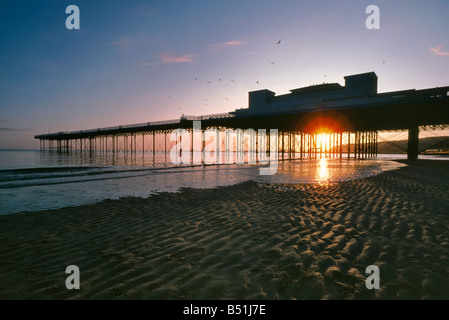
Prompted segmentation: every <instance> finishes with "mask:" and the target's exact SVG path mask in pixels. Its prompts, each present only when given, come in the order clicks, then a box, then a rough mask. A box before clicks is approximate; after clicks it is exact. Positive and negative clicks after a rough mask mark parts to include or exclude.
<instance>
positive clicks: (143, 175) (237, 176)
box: [0, 150, 449, 215]
mask: <svg viewBox="0 0 449 320" xmlns="http://www.w3.org/2000/svg"><path fill="white" fill-rule="evenodd" d="M294 158H296V159H295V160H286V161H282V159H281V157H279V161H278V162H277V166H276V168H277V170H276V173H274V174H272V175H261V171H260V168H264V167H268V165H267V164H261V163H259V162H257V161H256V163H253V164H250V163H248V162H249V161H244V163H243V164H236V163H235V162H234V163H232V164H213V163H212V164H208V165H204V164H201V163H200V164H192V163H185V164H173V163H172V161H171V159H170V157H169V155H168V154H165V153H155V154H153V153H152V152H148V153H138V152H137V153H132V154H130V153H117V154H115V155H112V154H110V153H109V154H104V153H94V154H90V153H80V152H78V153H77V152H73V153H58V152H49V151H38V150H0V215H5V214H19V213H24V212H35V211H41V210H49V209H59V208H63V207H70V206H79V205H86V204H92V203H97V202H100V201H103V200H106V199H120V198H124V197H143V198H146V197H150V196H153V195H156V194H158V193H161V192H180V191H181V190H182V188H214V187H218V186H227V185H234V184H238V183H241V182H244V181H250V180H251V181H256V182H258V183H269V184H322V185H323V184H330V183H335V182H339V181H347V180H353V179H360V178H364V177H368V176H372V175H377V174H379V173H381V172H383V171H387V170H395V169H398V168H400V167H402V166H405V165H406V164H404V163H400V162H396V161H394V160H403V159H406V155H405V154H394V155H390V154H385V155H384V154H381V155H378V156H377V157H373V158H370V159H365V160H355V159H347V158H343V159H337V158H329V157H327V158H326V157H321V158H320V156H318V158H317V159H302V160H299V155H294ZM420 158H422V159H438V160H449V157H444V156H420ZM245 159H248V158H245ZM223 162H224V161H223ZM231 162H233V161H231ZM271 166H274V164H273V162H272V163H271Z"/></svg>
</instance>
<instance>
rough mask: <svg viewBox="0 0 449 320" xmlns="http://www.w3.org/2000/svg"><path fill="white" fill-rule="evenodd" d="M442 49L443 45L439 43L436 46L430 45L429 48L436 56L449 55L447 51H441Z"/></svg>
mask: <svg viewBox="0 0 449 320" xmlns="http://www.w3.org/2000/svg"><path fill="white" fill-rule="evenodd" d="M442 49H443V46H442V45H441V44H439V45H438V46H437V47H436V48H433V47H430V50H431V51H432V52H433V54H435V55H437V56H449V52H448V51H441V50H442Z"/></svg>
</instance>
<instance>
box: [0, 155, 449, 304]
mask: <svg viewBox="0 0 449 320" xmlns="http://www.w3.org/2000/svg"><path fill="white" fill-rule="evenodd" d="M86 192H88V191H86ZM0 244H1V245H0V298H1V299H448V298H449V161H423V160H420V161H415V162H408V166H407V167H403V168H400V169H397V170H394V171H389V172H383V173H381V174H379V175H377V176H373V177H369V178H365V179H360V180H354V181H347V182H340V183H335V184H331V185H327V186H320V185H299V186H291V185H289V186H286V185H266V184H265V185H264V184H258V183H255V182H245V183H241V184H238V185H235V186H228V187H218V188H214V189H206V190H198V189H189V188H187V189H183V190H182V192H179V193H161V194H159V195H156V196H151V197H149V198H147V199H142V198H125V199H121V200H107V201H103V202H101V203H98V204H94V205H88V206H80V207H73V208H64V209H59V210H49V211H41V212H34V213H24V214H14V215H6V216H0ZM69 265H77V266H78V267H79V270H80V275H81V276H80V282H81V289H79V290H68V289H66V286H65V281H66V278H67V277H68V276H69V275H68V274H66V273H65V270H66V267H67V266H69ZM369 265H376V266H378V267H379V270H380V289H373V290H368V289H367V288H366V286H365V279H366V278H367V277H368V275H367V274H365V269H366V267H367V266H369Z"/></svg>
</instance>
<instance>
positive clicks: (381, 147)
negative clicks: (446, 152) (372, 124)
mask: <svg viewBox="0 0 449 320" xmlns="http://www.w3.org/2000/svg"><path fill="white" fill-rule="evenodd" d="M407 144H408V141H407V140H395V141H388V142H384V141H379V142H378V144H377V153H379V154H392V153H393V154H394V153H406V152H407ZM430 148H449V137H448V136H446V137H431V138H421V139H419V151H420V152H422V151H424V150H426V149H430Z"/></svg>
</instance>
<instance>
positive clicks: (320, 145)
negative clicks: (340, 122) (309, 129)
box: [316, 129, 332, 152]
mask: <svg viewBox="0 0 449 320" xmlns="http://www.w3.org/2000/svg"><path fill="white" fill-rule="evenodd" d="M329 132H330V131H329V130H327V129H319V130H318V133H316V145H317V150H318V152H328V151H330V150H331V144H332V139H331V134H330V133H329Z"/></svg>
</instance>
